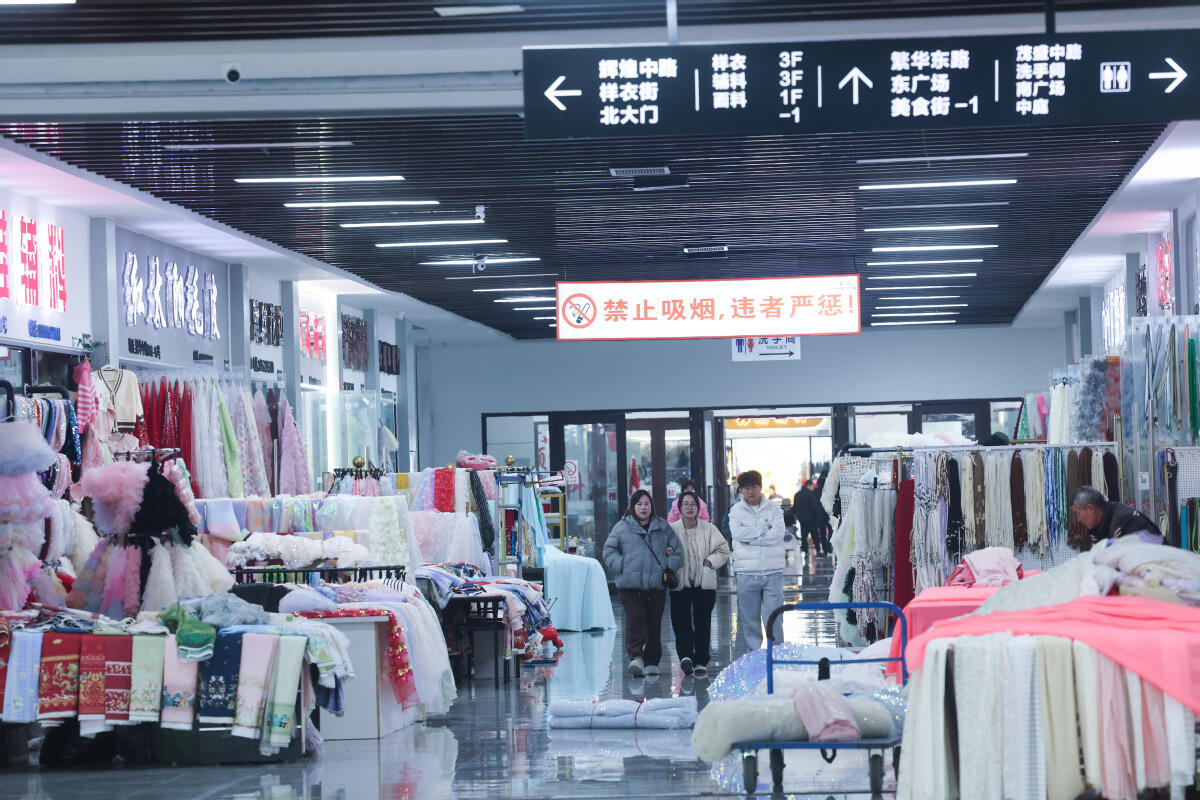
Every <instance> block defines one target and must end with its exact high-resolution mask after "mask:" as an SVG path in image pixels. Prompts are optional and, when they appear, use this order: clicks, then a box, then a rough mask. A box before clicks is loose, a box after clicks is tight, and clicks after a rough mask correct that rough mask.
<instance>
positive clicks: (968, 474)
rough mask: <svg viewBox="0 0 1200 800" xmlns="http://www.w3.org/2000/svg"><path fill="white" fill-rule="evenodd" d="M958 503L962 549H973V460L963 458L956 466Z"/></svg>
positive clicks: (967, 457)
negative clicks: (960, 508)
mask: <svg viewBox="0 0 1200 800" xmlns="http://www.w3.org/2000/svg"><path fill="white" fill-rule="evenodd" d="M958 471H959V476H958V478H959V480H958V484H959V487H960V493H959V501H960V502H961V504H962V514H963V548H964V549H966V548H967V547H968V546H969V547H970V548H974V547H975V460H974V459H973V458H971V457H970V456H969V455H967V456H964V457H963V459H962V461H960V462H959V465H958Z"/></svg>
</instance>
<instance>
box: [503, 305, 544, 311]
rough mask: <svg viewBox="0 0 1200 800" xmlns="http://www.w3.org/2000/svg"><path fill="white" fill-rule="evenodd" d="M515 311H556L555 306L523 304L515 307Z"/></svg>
mask: <svg viewBox="0 0 1200 800" xmlns="http://www.w3.org/2000/svg"><path fill="white" fill-rule="evenodd" d="M513 311H554V306H523V307H521V308H514V309H513Z"/></svg>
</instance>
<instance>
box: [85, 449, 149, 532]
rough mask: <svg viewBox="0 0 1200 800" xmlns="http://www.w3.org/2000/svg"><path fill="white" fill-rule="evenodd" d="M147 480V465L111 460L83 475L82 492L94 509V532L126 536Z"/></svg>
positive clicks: (139, 504) (140, 501) (140, 502)
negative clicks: (111, 461) (90, 500)
mask: <svg viewBox="0 0 1200 800" xmlns="http://www.w3.org/2000/svg"><path fill="white" fill-rule="evenodd" d="M149 480H150V465H149V464H148V463H141V464H139V463H136V462H133V461H114V462H113V463H111V464H106V465H104V466H103V467H97V468H96V469H94V470H91V471H90V472H88V473H87V474H86V475H84V476H83V480H82V481H81V483H82V484H83V491H84V493H85V494H87V495H88V496H89V497H91V498H92V500H93V501H94V504H95V509H96V520H95V521H96V529H97V530H99V531H100V532H101V533H128V532H129V528H130V526H131V525H133V517H134V515H135V514H137V511H138V508H139V507H140V506H141V504H142V493H143V492H144V491H145V490H146V483H147V482H148V481H149Z"/></svg>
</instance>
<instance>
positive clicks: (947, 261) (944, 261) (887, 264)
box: [867, 258, 983, 267]
mask: <svg viewBox="0 0 1200 800" xmlns="http://www.w3.org/2000/svg"><path fill="white" fill-rule="evenodd" d="M982 263H983V259H982V258H941V259H936V258H935V259H924V260H921V261H868V262H867V266H868V267H915V266H919V265H922V264H982Z"/></svg>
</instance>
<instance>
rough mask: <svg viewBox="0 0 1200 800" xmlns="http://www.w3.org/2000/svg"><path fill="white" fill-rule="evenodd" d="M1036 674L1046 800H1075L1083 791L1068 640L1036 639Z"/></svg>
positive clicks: (1072, 668)
mask: <svg viewBox="0 0 1200 800" xmlns="http://www.w3.org/2000/svg"><path fill="white" fill-rule="evenodd" d="M1034 638H1035V639H1036V641H1037V674H1038V681H1039V684H1040V687H1041V695H1042V702H1043V705H1042V719H1043V723H1042V728H1043V731H1044V734H1043V737H1044V742H1045V747H1046V755H1045V759H1046V798H1047V800H1075V798H1076V797H1078V796H1079V795H1080V793H1082V792H1083V780H1082V778H1081V777H1080V775H1079V731H1078V728H1077V727H1076V720H1075V716H1076V704H1075V680H1074V676H1075V670H1074V657H1073V654H1072V645H1071V640H1070V639H1065V638H1063V637H1060V636H1037V637H1034Z"/></svg>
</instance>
